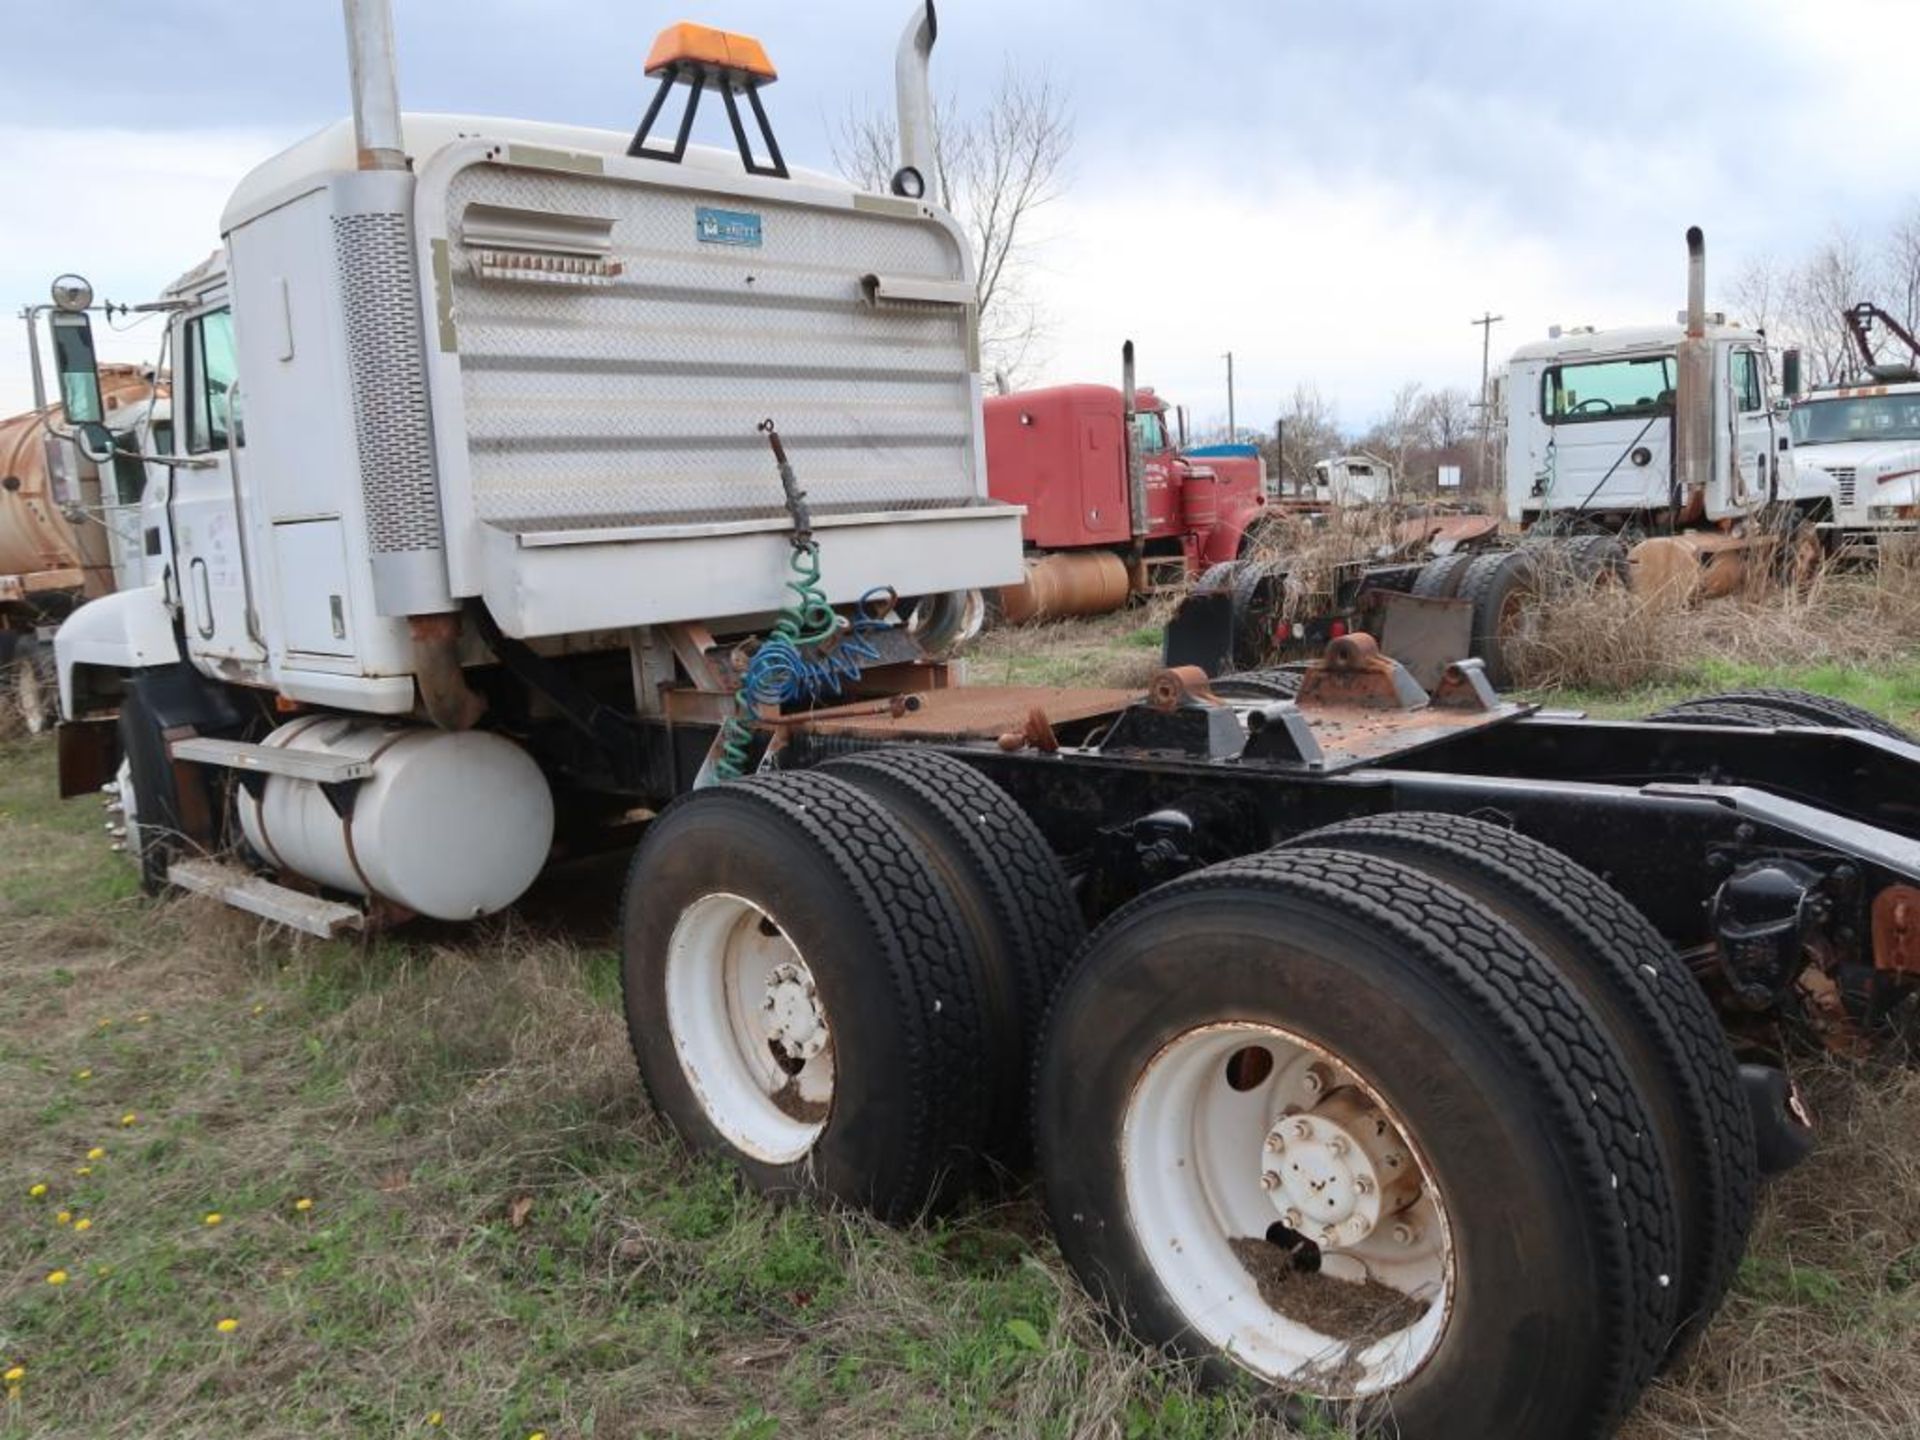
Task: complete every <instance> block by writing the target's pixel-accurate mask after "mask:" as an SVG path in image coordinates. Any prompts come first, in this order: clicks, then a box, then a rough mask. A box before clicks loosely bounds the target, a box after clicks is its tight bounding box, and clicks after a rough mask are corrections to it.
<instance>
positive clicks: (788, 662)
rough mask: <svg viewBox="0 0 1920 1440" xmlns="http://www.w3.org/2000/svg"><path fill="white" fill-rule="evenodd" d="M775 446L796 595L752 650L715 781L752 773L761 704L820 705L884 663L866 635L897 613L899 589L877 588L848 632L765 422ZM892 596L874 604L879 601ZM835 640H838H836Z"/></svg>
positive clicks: (769, 424)
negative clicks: (895, 592) (879, 662)
mask: <svg viewBox="0 0 1920 1440" xmlns="http://www.w3.org/2000/svg"><path fill="white" fill-rule="evenodd" d="M759 428H760V429H761V431H762V432H763V433H764V434H765V435H766V436H767V439H768V443H769V444H771V445H772V447H773V454H774V458H775V460H776V461H777V462H778V464H779V467H780V483H781V486H782V489H783V490H784V492H785V495H786V504H787V512H788V513H789V514H790V515H791V516H792V517H793V526H794V528H793V534H792V536H791V537H789V543H790V544H791V545H792V547H793V549H792V553H791V554H790V556H789V557H788V561H787V563H788V567H789V569H790V570H791V572H792V573H791V574H790V576H789V577H788V579H787V589H788V591H789V592H790V593H791V596H792V598H791V599H789V600H788V602H787V604H786V607H785V608H784V609H782V610H781V611H780V613H779V615H778V616H777V617H776V618H775V620H774V623H773V629H772V630H770V631H769V632H768V633H767V636H766V638H765V639H764V640H762V641H761V642H760V644H759V645H758V646H757V647H756V648H755V649H754V652H753V656H752V658H751V659H750V660H748V661H747V667H746V671H745V673H744V674H743V675H741V677H740V688H739V689H738V690H736V691H735V692H734V696H733V713H732V714H731V715H729V716H728V717H727V722H726V725H725V726H724V727H723V729H722V732H721V737H720V754H719V755H718V757H717V758H716V759H715V760H714V766H713V771H714V775H715V777H716V778H717V779H720V780H737V779H739V778H740V776H742V775H743V774H745V773H746V769H747V761H748V759H749V757H750V754H751V751H752V749H753V730H754V725H755V723H756V721H758V719H759V712H760V707H761V706H763V705H769V706H774V707H779V706H782V705H790V704H794V703H796V702H807V703H818V702H819V701H821V700H826V699H832V698H835V697H837V696H839V695H840V693H841V692H842V691H843V690H844V689H845V687H847V686H848V685H851V684H853V683H855V682H856V681H858V680H859V678H860V673H861V668H862V667H863V666H865V665H869V664H871V663H873V662H874V661H876V660H878V659H879V658H880V651H879V649H878V648H877V647H876V646H875V645H874V643H873V642H872V640H870V639H869V638H867V637H868V636H869V635H870V634H871V633H872V632H873V631H874V630H877V629H879V628H880V627H881V626H882V625H884V624H885V623H886V618H887V614H888V612H889V611H890V610H891V609H892V595H893V592H892V591H891V590H890V589H889V588H888V587H887V586H884V585H877V586H875V587H874V588H873V589H871V590H869V591H867V592H866V594H864V595H862V596H861V597H860V601H859V604H858V605H857V606H856V607H855V612H854V615H853V617H852V619H851V620H850V621H848V622H847V625H846V628H845V630H844V631H843V630H842V629H841V620H840V617H839V616H838V615H837V614H835V613H834V609H833V607H832V606H831V605H829V604H828V603H827V595H826V591H824V590H823V589H822V588H821V586H820V547H819V545H818V544H817V543H815V541H814V538H813V523H812V518H811V516H810V515H809V513H808V510H807V505H806V492H805V491H803V490H801V489H800V487H799V484H798V482H797V481H796V480H795V477H794V474H793V467H792V466H791V465H790V464H788V463H787V455H786V450H785V448H784V447H783V446H782V445H781V443H780V435H779V432H778V431H777V430H775V429H774V426H773V421H771V420H766V421H762V422H761V424H760V427H759ZM881 596H884V597H886V600H885V603H882V604H879V605H877V606H876V603H875V602H876V598H877V597H881ZM830 642H837V643H830Z"/></svg>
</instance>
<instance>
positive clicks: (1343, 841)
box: [1294, 814, 1758, 1352]
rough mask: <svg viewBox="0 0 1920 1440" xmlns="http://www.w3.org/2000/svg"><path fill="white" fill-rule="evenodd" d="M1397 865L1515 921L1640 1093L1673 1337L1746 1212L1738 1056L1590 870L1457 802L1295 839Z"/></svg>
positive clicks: (1711, 1297)
mask: <svg viewBox="0 0 1920 1440" xmlns="http://www.w3.org/2000/svg"><path fill="white" fill-rule="evenodd" d="M1294 844H1296V845H1303V846H1330V847H1337V848H1339V849H1341V850H1343V851H1348V852H1352V853H1359V854H1366V855H1375V856H1379V857H1380V858H1382V859H1386V860H1392V861H1396V862H1398V863H1401V864H1405V865H1411V866H1413V867H1414V868H1415V869H1417V870H1420V871H1421V872H1422V873H1424V874H1426V875H1428V876H1431V877H1432V878H1433V879H1435V880H1438V881H1440V882H1441V883H1443V884H1446V885H1449V886H1451V887H1453V888H1454V889H1456V890H1459V891H1461V892H1463V893H1464V894H1466V895H1469V896H1471V897H1472V898H1473V899H1475V900H1477V901H1479V902H1480V903H1481V904H1482V905H1484V906H1486V907H1487V908H1488V909H1489V910H1492V911H1493V912H1494V913H1496V914H1497V915H1499V916H1500V917H1501V918H1502V919H1504V920H1505V921H1507V922H1508V923H1509V924H1510V925H1512V926H1513V927H1514V928H1515V929H1516V930H1518V931H1519V932H1520V934H1521V935H1522V936H1524V937H1525V938H1526V939H1527V940H1528V941H1529V942H1531V943H1532V944H1533V946H1534V947H1535V948H1536V949H1537V950H1539V952H1540V953H1541V954H1542V955H1543V956H1545V957H1546V958H1547V960H1548V961H1549V962H1551V963H1552V965H1553V966H1554V969H1555V970H1556V971H1557V973H1558V974H1559V975H1560V976H1561V977H1562V978H1564V979H1566V980H1567V981H1568V982H1570V983H1571V984H1572V986H1573V988H1574V989H1575V990H1577V991H1578V992H1579V994H1580V995H1581V998H1582V999H1584V1000H1585V1001H1586V1002H1587V1003H1588V1004H1589V1005H1590V1006H1591V1007H1592V1008H1593V1010H1594V1012H1595V1014H1596V1016H1597V1017H1598V1018H1599V1020H1600V1022H1601V1025H1602V1028H1603V1029H1604V1030H1605V1031H1606V1033H1607V1034H1608V1036H1609V1037H1611V1038H1612V1039H1613V1040H1614V1042H1615V1043H1616V1045H1617V1046H1618V1047H1619V1050H1620V1055H1621V1059H1622V1060H1623V1061H1624V1062H1625V1064H1626V1066H1627V1069H1628V1071H1629V1073H1630V1074H1631V1075H1632V1077H1633V1080H1634V1082H1635V1084H1636V1086H1637V1087H1638V1089H1639V1091H1640V1093H1641V1095H1642V1097H1643V1098H1644V1100H1645V1101H1646V1105H1647V1110H1648V1114H1649V1116H1650V1117H1651V1119H1652V1121H1653V1124H1654V1128H1655V1132H1656V1134H1657V1136H1658V1138H1659V1142H1660V1146H1661V1151H1662V1158H1663V1160H1664V1162H1665V1164H1666V1167H1667V1171H1668V1173H1669V1175H1670V1177H1671V1178H1672V1180H1673V1183H1674V1191H1675V1198H1676V1200H1677V1201H1678V1204H1679V1207H1680V1222H1681V1224H1680V1231H1681V1261H1680V1268H1679V1272H1678V1275H1677V1279H1676V1286H1675V1289H1676V1292H1677V1295H1678V1310H1679V1319H1680V1328H1679V1331H1678V1333H1677V1334H1676V1337H1675V1345H1674V1350H1675V1351H1676V1352H1677V1351H1678V1350H1679V1349H1682V1348H1684V1347H1685V1345H1686V1344H1687V1343H1688V1342H1689V1341H1691V1339H1692V1338H1693V1337H1694V1336H1695V1335H1697V1333H1698V1332H1699V1329H1700V1328H1701V1327H1702V1326H1703V1325H1704V1324H1705V1323H1706V1321H1707V1319H1708V1318H1709V1317H1711V1316H1712V1314H1713V1313H1714V1311H1715V1310H1717V1309H1718V1308H1719V1305H1720V1302H1721V1301H1722V1300H1723V1299H1724V1298H1725V1296H1726V1292H1727V1288H1728V1286H1729V1285H1730V1284H1731V1283H1732V1281H1733V1276H1734V1272H1735V1270H1736V1269H1737V1268H1738V1267H1739V1264H1740V1257H1741V1255H1742V1254H1743V1253H1744V1252H1745V1250H1746V1244H1747V1235H1748V1232H1749V1231H1750V1229H1751V1228H1752V1224H1753V1207H1754V1198H1755V1190H1756V1187H1757V1184H1758V1175H1757V1157H1756V1151H1755V1140H1754V1133H1753V1122H1752V1116H1751V1114H1750V1112H1749V1109H1748V1104H1747V1099H1746V1096H1745V1094H1744V1092H1743V1091H1742V1089H1741V1085H1740V1074H1739V1066H1738V1063H1737V1062H1736V1060H1735V1059H1734V1056H1733V1052H1732V1050H1731V1049H1730V1048H1729V1047H1728V1045H1727V1041H1726V1034H1725V1031H1724V1030H1723V1029H1722V1027H1721V1024H1720V1020H1719V1017H1718V1016H1717V1015H1716V1014H1715V1012H1714V1009H1713V1005H1712V1002H1711V1001H1710V1000H1709V999H1708V998H1707V995H1706V992H1705V991H1704V990H1702V989H1701V988H1700V985H1699V983H1698V982H1697V981H1696V980H1695V979H1694V978H1693V975H1692V974H1691V973H1690V972H1689V971H1688V970H1687V968H1686V965H1685V964H1684V963H1683V962H1682V961H1681V959H1680V957H1679V956H1678V955H1677V954H1675V953H1674V949H1673V947H1672V945H1670V944H1669V943H1668V942H1667V940H1666V938H1665V937H1664V936H1662V935H1661V934H1660V932H1659V931H1658V930H1656V929H1654V927H1653V925H1652V923H1651V922H1649V921H1648V920H1647V918H1646V917H1645V916H1644V915H1642V914H1641V913H1640V912H1639V911H1638V910H1636V909H1635V908H1634V907H1633V905H1632V904H1631V903H1629V902H1628V901H1627V899H1626V898H1625V897H1624V896H1622V895H1621V894H1620V893H1619V892H1618V891H1616V890H1614V889H1613V888H1612V887H1611V886H1609V885H1608V884H1607V883H1606V882H1605V881H1604V880H1602V879H1601V878H1600V877H1599V876H1597V875H1595V874H1594V873H1593V872H1592V871H1590V870H1587V869H1585V868H1584V867H1583V866H1581V865H1579V864H1576V863H1575V862H1574V861H1572V860H1570V859H1568V858H1567V857H1566V856H1565V855H1562V854H1561V853H1560V852H1559V851H1557V850H1555V849H1553V848H1552V847H1551V846H1548V845H1543V844H1541V843H1540V842H1539V841H1537V840H1533V839H1531V838H1529V837H1527V836H1525V835H1520V834H1516V833H1515V832H1513V831H1511V830H1507V829H1503V828H1502V827H1500V826H1498V825H1493V824H1489V823H1488V822H1486V821H1483V820H1476V819H1471V818H1468V817H1466V816H1460V815H1437V814H1431V815H1430V814H1397V815H1382V816H1375V817H1370V818H1367V819H1363V820H1352V821H1347V822H1345V823H1342V824H1339V825H1333V826H1329V827H1327V828H1325V829H1323V830H1317V831H1313V832H1311V833H1310V834H1307V835H1303V836H1301V837H1300V839H1299V840H1297V841H1295V842H1294Z"/></svg>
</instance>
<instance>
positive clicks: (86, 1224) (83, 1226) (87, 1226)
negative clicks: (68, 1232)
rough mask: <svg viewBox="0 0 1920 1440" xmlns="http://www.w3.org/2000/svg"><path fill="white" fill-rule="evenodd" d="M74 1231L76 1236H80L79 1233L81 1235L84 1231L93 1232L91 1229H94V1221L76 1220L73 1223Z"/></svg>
mask: <svg viewBox="0 0 1920 1440" xmlns="http://www.w3.org/2000/svg"><path fill="white" fill-rule="evenodd" d="M73 1229H74V1233H75V1234H78V1233H79V1232H81V1231H82V1230H91V1229H93V1221H91V1220H76V1221H74V1222H73Z"/></svg>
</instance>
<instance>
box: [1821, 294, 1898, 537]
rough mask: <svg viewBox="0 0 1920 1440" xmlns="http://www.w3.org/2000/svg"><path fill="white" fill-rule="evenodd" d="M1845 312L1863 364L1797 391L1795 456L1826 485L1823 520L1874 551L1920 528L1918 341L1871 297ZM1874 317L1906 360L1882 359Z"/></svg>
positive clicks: (1838, 533)
mask: <svg viewBox="0 0 1920 1440" xmlns="http://www.w3.org/2000/svg"><path fill="white" fill-rule="evenodd" d="M1842 318H1843V319H1845V321H1846V323H1847V328H1848V329H1849V330H1850V331H1851V332H1852V335H1853V340H1854V345H1855V347H1856V348H1857V350H1858V351H1859V354H1860V370H1859V372H1858V373H1857V374H1856V375H1855V376H1853V377H1852V378H1851V379H1849V380H1846V381H1843V382H1842V383H1839V384H1835V385H1817V386H1815V387H1814V388H1813V389H1812V390H1811V391H1810V392H1809V393H1807V394H1806V395H1803V396H1800V397H1798V399H1797V400H1796V403H1795V404H1794V407H1793V415H1792V429H1793V446H1794V456H1795V463H1796V464H1797V465H1798V466H1799V467H1800V471H1801V474H1802V475H1804V476H1807V477H1809V478H1810V479H1811V478H1813V477H1818V478H1819V479H1820V480H1823V481H1824V482H1825V483H1826V485H1827V487H1828V491H1829V494H1830V497H1831V499H1830V509H1829V511H1828V512H1827V513H1826V514H1824V515H1823V516H1822V526H1823V528H1825V529H1827V530H1829V531H1831V532H1833V534H1834V536H1835V540H1836V542H1837V543H1838V544H1840V545H1844V546H1850V547H1858V548H1861V549H1864V550H1869V551H1871V550H1872V549H1874V548H1875V547H1877V546H1878V544H1879V542H1880V541H1882V540H1884V539H1886V538H1888V537H1890V536H1896V535H1911V534H1914V533H1916V532H1920V373H1917V372H1916V369H1915V367H1916V366H1920V341H1916V340H1915V339H1914V337H1913V335H1912V334H1911V333H1910V332H1909V331H1908V330H1907V328H1906V326H1904V325H1902V324H1901V323H1900V322H1899V321H1898V320H1897V319H1895V318H1894V317H1893V316H1891V315H1889V314H1887V312H1886V311H1884V310H1882V309H1881V308H1880V307H1879V306H1878V305H1875V304H1874V303H1872V302H1871V301H1864V300H1863V301H1861V302H1860V303H1859V304H1857V305H1854V306H1852V307H1850V308H1849V309H1848V310H1846V311H1845V312H1844V314H1843V317H1842ZM1876 323H1878V324H1880V325H1881V326H1883V327H1885V329H1886V330H1887V331H1888V332H1889V333H1890V334H1891V335H1892V336H1893V337H1894V338H1895V339H1896V340H1898V341H1900V342H1901V343H1902V344H1904V345H1905V346H1906V348H1907V351H1908V353H1909V356H1910V359H1909V360H1908V361H1906V362H1904V363H1882V362H1881V361H1880V359H1879V357H1878V356H1877V355H1876V354H1875V353H1874V345H1873V334H1872V331H1873V326H1874V325H1875V324H1876ZM1796 358H1797V357H1796ZM1794 369H1795V371H1796V373H1797V370H1798V366H1797V364H1796V365H1795V367H1794ZM1788 388H1789V390H1796V389H1797V388H1798V387H1797V386H1794V385H1790V386H1789V387H1788Z"/></svg>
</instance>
